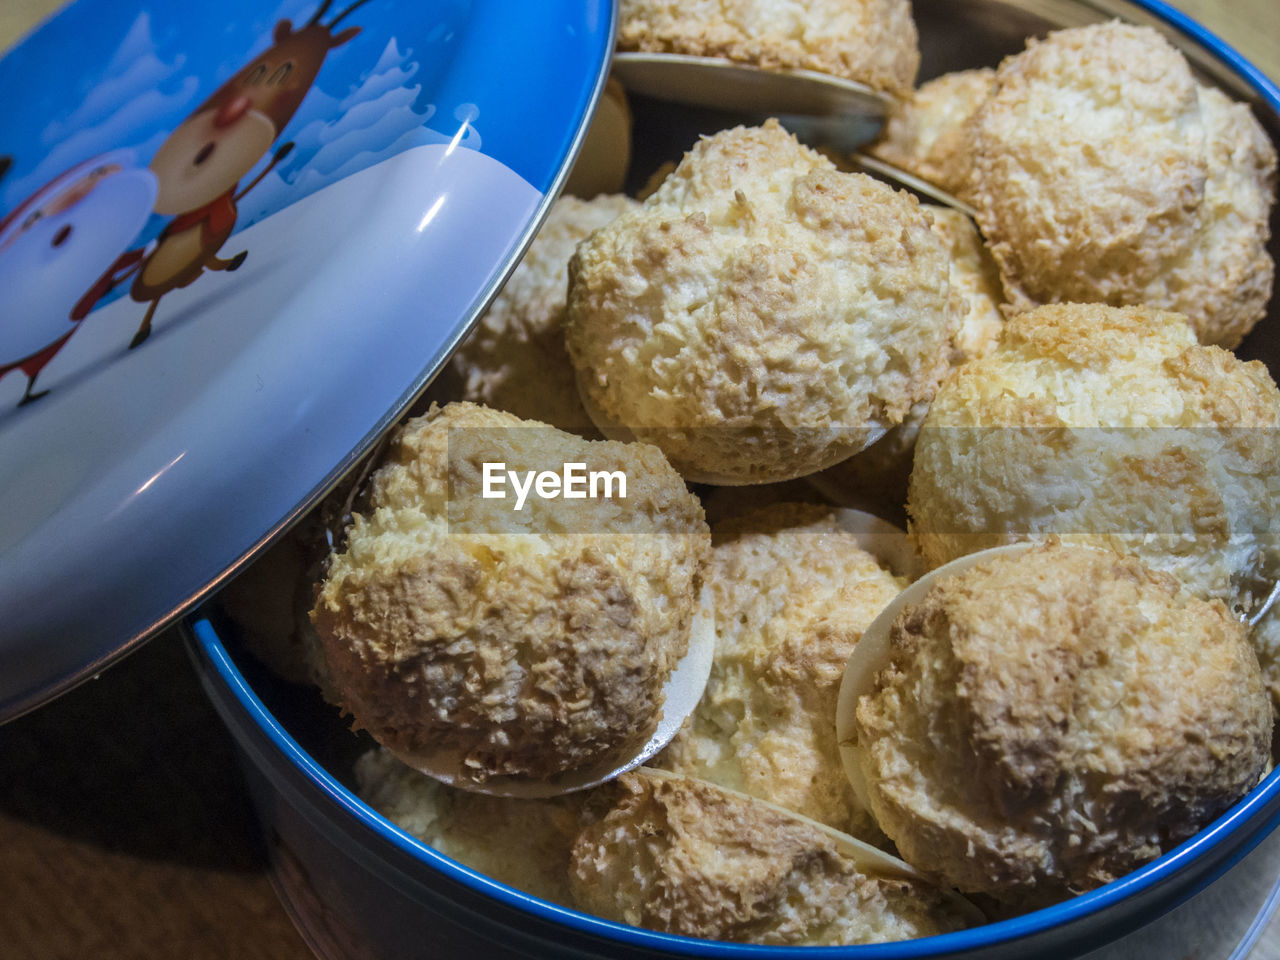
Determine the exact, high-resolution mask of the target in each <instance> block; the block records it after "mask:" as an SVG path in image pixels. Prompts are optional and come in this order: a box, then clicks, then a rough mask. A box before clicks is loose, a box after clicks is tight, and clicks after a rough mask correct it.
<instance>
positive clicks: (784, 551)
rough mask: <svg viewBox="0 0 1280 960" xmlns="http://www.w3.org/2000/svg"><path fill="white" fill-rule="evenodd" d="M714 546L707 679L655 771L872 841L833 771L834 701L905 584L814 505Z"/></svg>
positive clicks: (734, 531)
mask: <svg viewBox="0 0 1280 960" xmlns="http://www.w3.org/2000/svg"><path fill="white" fill-rule="evenodd" d="M904 536H905V535H904ZM712 543H713V547H712V554H711V562H710V563H709V565H708V567H707V573H706V578H707V583H708V584H709V585H710V587H711V590H712V594H713V596H714V598H715V607H716V654H715V662H714V664H713V666H712V668H711V678H710V680H709V681H708V682H707V689H706V692H705V693H704V694H703V697H702V701H701V702H700V703H699V704H698V707H697V709H696V710H695V711H694V713H693V715H692V716H691V717H690V718H689V719H688V720H687V721H686V722H685V725H684V727H683V728H682V729H681V731H680V733H678V734H677V735H676V738H675V739H674V740H672V741H671V744H670V745H669V746H668V747H667V749H666V751H665V752H664V753H662V754H661V755H660V756H659V758H658V760H657V761H656V762H655V763H654V764H653V765H654V766H657V767H662V768H665V769H669V770H672V771H674V772H676V773H681V774H687V775H688V776H691V777H697V778H699V779H702V780H708V781H711V782H712V783H717V784H720V785H721V786H725V787H729V788H730V789H733V790H740V791H742V792H744V793H748V794H751V795H752V796H755V797H760V798H761V799H764V800H769V801H771V802H773V803H776V804H779V805H780V806H784V807H787V808H788V809H791V810H795V811H796V812H798V813H802V814H804V815H805V816H807V817H810V818H812V819H814V820H817V821H819V822H821V823H825V824H827V825H828V826H831V827H834V828H836V829H837V830H843V831H846V832H848V833H851V834H853V835H854V836H860V837H864V838H870V837H873V836H876V835H877V834H878V831H875V829H874V823H873V822H872V821H871V819H870V817H869V815H868V814H867V813H866V811H865V810H863V809H862V808H861V806H860V805H859V804H858V802H857V800H856V798H855V797H854V795H853V790H852V788H851V787H850V786H849V782H848V779H847V778H846V777H845V776H844V773H843V772H842V771H841V767H840V752H839V749H838V748H837V746H836V738H835V716H836V699H837V695H838V693H839V688H840V678H841V677H842V676H843V675H844V667H845V663H846V661H848V659H849V654H850V652H852V650H853V647H854V645H855V644H856V643H857V642H858V638H859V637H860V636H861V635H862V631H863V629H865V627H866V626H867V624H869V623H870V622H871V621H872V620H873V619H874V618H875V616H876V614H877V613H879V612H880V610H881V609H883V608H884V606H885V605H886V604H887V603H888V602H889V601H890V600H892V599H893V598H894V597H895V596H896V595H897V594H898V591H899V590H900V589H901V588H902V586H903V581H900V580H899V579H898V578H896V577H894V576H893V575H892V574H890V573H889V572H888V571H887V570H885V569H883V568H882V567H881V565H880V563H879V562H878V561H877V560H876V558H875V557H873V556H872V555H871V554H870V553H868V552H866V551H865V550H864V549H862V547H861V546H859V544H858V539H857V537H856V536H855V535H854V534H852V533H849V532H846V531H844V530H842V529H841V528H840V526H839V522H838V518H837V516H836V512H835V511H834V510H832V509H831V508H828V507H822V506H818V505H817V504H797V503H783V504H775V505H773V506H770V507H767V508H765V509H763V510H759V511H756V512H754V513H750V514H747V515H745V516H742V517H740V518H738V519H736V520H733V521H729V522H726V523H724V524H722V525H721V526H719V527H717V528H715V529H714V530H713V534H712Z"/></svg>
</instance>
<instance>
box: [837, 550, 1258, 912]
mask: <svg viewBox="0 0 1280 960" xmlns="http://www.w3.org/2000/svg"><path fill="white" fill-rule="evenodd" d="M889 641H890V646H891V657H890V661H889V662H888V664H886V665H885V666H884V667H883V669H881V670H880V671H879V673H878V674H877V676H876V680H875V686H874V690H873V692H871V693H869V694H866V695H864V696H862V697H861V698H860V700H859V702H858V706H857V711H856V724H855V737H854V742H853V747H854V750H855V752H856V755H857V758H858V763H859V765H860V767H861V770H862V772H863V774H864V776H865V777H866V780H867V783H868V786H869V791H870V799H871V807H872V810H873V811H874V813H875V816H876V819H877V821H879V823H880V826H881V827H882V828H883V829H884V831H885V833H887V834H888V835H889V836H890V837H891V838H892V839H893V840H894V842H895V843H896V844H897V846H898V850H899V851H900V853H901V854H902V856H903V858H904V859H905V860H907V861H908V862H909V863H911V864H912V865H914V866H916V867H918V868H920V869H921V870H925V871H928V872H930V873H934V874H937V875H939V876H941V877H943V878H945V879H946V880H947V881H948V882H949V883H952V884H954V885H955V886H956V887H958V888H959V889H960V890H961V891H965V892H981V893H987V894H990V895H992V896H994V897H997V898H1000V899H1003V900H1006V901H1009V902H1012V903H1017V904H1019V905H1021V906H1024V907H1031V906H1036V905H1039V904H1042V903H1044V902H1047V901H1052V900H1057V899H1061V898H1063V897H1065V896H1068V895H1070V894H1072V893H1077V892H1080V891H1083V890H1088V889H1091V888H1093V887H1097V886H1100V885H1101V884H1104V883H1107V882H1109V881H1110V880H1113V879H1115V878H1117V877H1120V876H1123V875H1124V874H1126V873H1129V872H1130V871H1131V870H1133V869H1135V868H1136V867H1138V866H1140V865H1141V864H1143V863H1145V862H1147V861H1149V860H1151V859H1154V858H1155V857H1157V856H1159V855H1160V854H1162V853H1165V852H1167V851H1168V850H1170V849H1172V848H1173V847H1174V846H1175V845H1177V844H1178V843H1180V842H1181V841H1183V840H1185V839H1186V838H1188V837H1190V836H1191V835H1192V834H1194V833H1195V832H1197V831H1198V830H1200V829H1201V828H1203V827H1204V826H1206V825H1207V824H1208V823H1210V822H1211V821H1212V820H1213V819H1214V818H1215V817H1217V816H1218V815H1219V814H1221V813H1222V812H1223V811H1225V810H1226V809H1227V807H1229V806H1230V805H1231V804H1232V803H1234V802H1235V801H1236V800H1237V799H1239V797H1241V796H1242V795H1243V794H1244V793H1245V792H1246V791H1247V790H1249V789H1250V788H1251V787H1252V786H1253V785H1254V784H1256V783H1257V782H1258V780H1259V778H1260V777H1261V776H1262V774H1263V772H1264V770H1265V768H1266V764H1267V760H1268V752H1269V748H1270V743H1271V707H1270V703H1269V702H1268V698H1267V693H1266V690H1265V689H1264V687H1263V683H1262V676H1261V673H1260V672H1259V669H1258V661H1257V658H1256V657H1255V656H1254V653H1253V650H1252V648H1251V646H1250V644H1249V641H1248V638H1247V637H1246V635H1245V632H1244V628H1243V627H1242V626H1241V624H1240V623H1239V622H1238V621H1236V620H1235V619H1234V618H1233V617H1232V616H1231V615H1230V614H1229V613H1228V611H1227V609H1226V607H1225V606H1223V605H1222V604H1221V603H1218V602H1206V601H1203V600H1199V599H1196V598H1194V597H1191V596H1190V595H1189V594H1187V593H1186V592H1185V591H1183V590H1182V589H1181V588H1180V586H1179V584H1178V583H1177V581H1175V580H1174V579H1173V578H1172V577H1169V576H1167V575H1164V574H1159V573H1155V572H1153V571H1151V570H1149V569H1147V568H1146V567H1144V566H1143V565H1142V564H1141V563H1139V562H1138V561H1136V560H1134V559H1132V558H1125V557H1117V556H1115V555H1113V554H1111V553H1108V552H1105V551H1099V550H1093V549H1089V548H1084V547H1069V546H1064V545H1046V546H1040V547H1035V548H1032V550H1031V551H1030V552H1028V553H1022V554H1019V555H1017V556H1015V557H1000V558H993V559H992V560H991V561H989V562H986V563H982V564H979V565H977V566H975V567H973V568H971V569H970V570H968V571H965V572H963V573H960V574H958V575H956V576H955V577H951V578H947V579H945V580H943V581H941V582H939V583H938V584H936V585H935V586H934V587H933V588H932V589H931V590H930V591H929V592H928V593H927V594H926V595H925V597H924V598H923V599H922V600H921V601H920V602H919V603H917V604H915V605H914V606H912V607H909V608H907V609H906V610H904V611H903V613H902V614H901V615H900V616H899V617H898V619H897V621H896V622H895V623H894V624H893V626H892V628H891V632H890V635H889Z"/></svg>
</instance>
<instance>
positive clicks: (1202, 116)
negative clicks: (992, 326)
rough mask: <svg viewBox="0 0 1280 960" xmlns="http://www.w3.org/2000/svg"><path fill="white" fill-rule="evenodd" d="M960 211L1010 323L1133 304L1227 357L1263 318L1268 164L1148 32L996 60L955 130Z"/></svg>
mask: <svg viewBox="0 0 1280 960" xmlns="http://www.w3.org/2000/svg"><path fill="white" fill-rule="evenodd" d="M964 139H965V146H964V149H965V151H966V152H967V153H968V155H969V159H970V163H971V169H970V171H969V183H968V189H967V191H966V193H965V199H966V200H967V201H968V202H969V203H971V204H972V205H973V207H974V208H975V209H976V210H977V213H978V224H979V226H980V227H981V228H982V232H983V234H984V235H985V236H986V237H987V240H988V241H989V242H990V244H991V249H992V252H993V253H994V255H995V257H996V259H997V261H998V262H999V264H1000V268H1001V271H1002V274H1003V277H1004V284H1005V290H1006V294H1007V296H1008V298H1009V300H1010V303H1011V305H1012V306H1013V308H1015V309H1028V308H1030V307H1032V306H1034V305H1036V304H1039V303H1049V302H1070V301H1076V302H1098V303H1109V304H1113V305H1137V304H1144V305H1147V306H1152V307H1160V308H1164V309H1168V310H1176V311H1179V312H1182V313H1185V314H1186V315H1187V316H1188V317H1190V318H1191V321H1192V323H1193V324H1194V325H1195V328H1196V333H1197V335H1198V336H1199V338H1200V340H1201V342H1202V343H1210V344H1219V345H1222V346H1225V347H1234V346H1235V345H1237V344H1238V343H1239V342H1240V340H1241V338H1242V337H1243V336H1244V335H1245V334H1246V333H1247V332H1248V331H1249V329H1250V328H1251V327H1252V326H1253V325H1254V324H1255V323H1256V322H1257V321H1258V320H1259V319H1261V318H1262V316H1263V315H1264V312H1265V307H1266V302H1267V299H1268V297H1269V296H1270V293H1271V285H1272V277H1273V274H1274V263H1273V262H1272V260H1271V257H1270V255H1269V254H1268V253H1267V251H1266V243H1267V238H1268V236H1269V227H1268V218H1269V211H1270V208H1271V204H1272V202H1273V200H1274V194H1275V171H1276V153H1275V148H1274V147H1272V145H1271V143H1270V141H1269V140H1268V139H1267V136H1266V134H1265V133H1264V131H1263V130H1262V128H1261V126H1260V125H1259V123H1258V121H1257V120H1256V119H1255V118H1254V116H1253V114H1252V113H1251V112H1250V110H1249V108H1248V107H1247V106H1245V105H1243V104H1238V103H1233V102H1231V101H1230V100H1228V99H1227V98H1226V97H1225V96H1224V95H1223V94H1222V93H1220V92H1219V91H1217V90H1214V89H1211V88H1207V87H1203V86H1201V85H1200V84H1198V83H1197V82H1196V80H1195V78H1194V77H1193V76H1192V73H1191V69H1190V67H1189V66H1188V64H1187V61H1186V59H1185V58H1184V57H1183V55H1182V54H1181V53H1180V52H1178V51H1177V50H1175V49H1174V48H1173V47H1172V46H1170V45H1169V43H1168V42H1167V41H1166V40H1165V39H1164V38H1163V37H1161V36H1160V34H1159V33H1157V32H1156V31H1155V30H1153V29H1151V28H1149V27H1137V26H1130V25H1126V24H1121V23H1119V22H1113V23H1108V24H1100V25H1095V26H1089V27H1081V28H1076V29H1071V30H1062V31H1059V32H1057V33H1052V34H1050V35H1049V37H1048V39H1047V40H1045V41H1043V42H1037V41H1034V40H1033V41H1031V43H1030V44H1029V45H1028V47H1027V49H1026V50H1025V51H1024V52H1023V53H1021V54H1019V55H1017V56H1014V57H1010V58H1008V59H1006V60H1005V61H1004V62H1003V63H1002V64H1001V65H1000V68H999V70H998V71H997V74H996V87H995V91H994V92H993V93H992V95H991V96H990V97H989V98H987V99H986V100H985V101H984V102H983V103H982V105H981V106H980V107H979V108H978V109H977V111H976V112H975V113H974V115H973V117H972V118H971V120H970V121H969V123H968V124H967V125H966V127H965V132H964Z"/></svg>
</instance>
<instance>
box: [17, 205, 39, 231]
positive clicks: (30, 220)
mask: <svg viewBox="0 0 1280 960" xmlns="http://www.w3.org/2000/svg"><path fill="white" fill-rule="evenodd" d="M43 216H44V211H43V210H32V211H31V212H30V213H28V214H27V217H26V219H25V220H23V221H22V229H23V230H28V229H30V228H31V227H33V226H35V223H36V221H37V220H39V219H40V218H41V217H43Z"/></svg>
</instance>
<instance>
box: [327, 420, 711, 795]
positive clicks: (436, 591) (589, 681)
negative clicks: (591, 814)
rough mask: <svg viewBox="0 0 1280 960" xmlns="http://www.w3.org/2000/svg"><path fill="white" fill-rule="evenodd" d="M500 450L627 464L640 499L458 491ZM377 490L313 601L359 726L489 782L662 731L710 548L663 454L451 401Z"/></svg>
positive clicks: (603, 752)
mask: <svg viewBox="0 0 1280 960" xmlns="http://www.w3.org/2000/svg"><path fill="white" fill-rule="evenodd" d="M486 461H502V462H504V463H506V464H507V465H508V467H509V468H510V469H533V468H535V467H537V468H541V469H549V468H550V467H551V466H552V465H555V466H557V467H558V465H559V464H561V463H564V462H570V461H582V462H585V463H587V464H590V469H596V470H604V469H609V470H622V471H624V472H625V473H626V475H627V477H628V480H629V483H628V490H627V498H626V499H625V500H623V499H614V500H569V501H566V500H557V501H548V500H538V499H536V498H533V497H531V498H530V501H529V504H528V505H527V506H526V508H525V510H524V511H523V512H522V513H520V514H516V513H515V512H514V511H513V510H512V503H511V500H510V499H507V500H494V499H489V500H485V499H481V497H480V496H478V495H472V496H467V497H462V498H460V497H458V496H457V493H458V491H460V490H466V491H471V492H472V494H478V491H479V490H480V489H481V481H480V479H479V477H480V473H481V469H482V464H483V462H486ZM450 488H452V490H453V492H454V500H453V501H452V502H449V501H448V499H447V498H448V495H449V491H450ZM369 499H370V511H369V513H368V514H367V515H357V516H356V517H355V520H354V522H353V524H352V525H351V527H350V528H349V530H348V534H347V542H346V546H345V549H344V550H342V551H341V552H339V553H337V554H336V555H335V556H334V557H333V558H332V560H331V562H330V565H329V571H328V576H327V577H326V579H325V581H324V583H323V584H322V585H321V588H320V591H319V596H318V597H317V600H316V605H315V608H314V610H313V612H312V619H313V620H314V622H315V624H316V627H317V629H318V631H319V633H320V637H321V640H322V641H323V644H324V653H325V660H326V663H327V665H328V668H329V674H330V676H331V678H332V682H333V684H334V686H335V687H336V688H337V690H338V692H339V695H340V702H341V704H342V706H344V707H345V708H346V709H347V710H348V711H349V712H350V713H351V714H352V715H353V717H354V718H355V722H356V724H357V725H358V726H360V727H363V728H365V729H367V730H368V731H369V732H370V733H371V734H372V735H373V736H374V737H375V738H376V739H377V740H378V741H379V742H381V743H382V744H383V745H385V746H387V747H388V748H390V749H391V750H392V751H393V752H395V753H396V754H397V755H399V756H401V757H404V758H406V759H409V760H410V761H412V759H413V758H415V757H422V756H427V757H438V756H443V755H446V754H447V755H452V756H456V757H457V758H458V763H459V765H460V766H461V767H462V768H465V775H466V776H467V778H468V779H472V780H475V781H478V782H479V781H483V780H484V779H486V778H487V777H489V776H491V775H497V774H501V775H516V776H527V777H533V778H538V777H549V776H553V775H555V774H558V773H561V772H564V771H568V770H574V769H577V768H580V767H584V766H586V765H588V764H592V763H596V762H601V761H603V760H605V759H607V758H609V757H613V756H616V755H619V754H622V753H625V752H626V751H628V750H630V749H631V748H633V747H638V746H639V745H641V744H643V743H644V742H645V740H647V739H648V737H649V736H650V735H651V734H652V733H653V731H654V729H655V728H656V726H657V723H658V719H659V717H660V714H661V709H662V704H663V692H662V687H663V684H664V682H665V681H666V679H667V676H668V675H669V674H670V672H671V670H672V669H673V668H674V666H675V664H676V662H677V661H678V660H679V659H680V657H681V656H683V655H684V653H685V651H686V649H687V645H688V639H689V632H690V626H691V623H692V617H693V614H694V611H695V609H696V606H697V602H698V594H699V591H700V589H701V587H700V579H701V566H702V563H703V560H704V558H705V556H706V554H707V552H708V551H709V549H710V534H709V532H708V530H707V527H706V523H705V521H704V520H703V515H702V508H701V507H700V506H699V504H698V501H697V499H696V498H694V497H693V495H692V494H690V493H689V492H688V491H687V490H686V489H685V486H684V483H683V482H682V481H681V479H680V477H679V476H678V475H677V474H676V473H675V471H674V470H672V469H671V467H670V466H669V465H668V464H667V462H666V461H665V460H664V459H663V457H662V455H661V453H659V451H658V450H656V449H655V448H653V447H648V446H645V445H643V444H622V443H615V442H608V441H588V440H582V439H580V438H578V437H575V436H573V435H571V434H566V433H563V432H561V431H558V430H555V429H554V428H551V427H548V426H546V425H545V424H536V423H532V422H530V421H522V420H520V419H518V418H517V417H514V416H512V415H510V414H505V413H499V412H497V411H493V410H488V409H486V408H483V407H478V406H475V405H472V404H450V405H449V406H447V407H444V408H433V409H432V411H431V412H430V413H428V414H427V415H426V416H425V417H421V418H419V419H417V420H413V421H410V422H409V423H408V424H406V425H405V426H404V427H403V428H402V429H401V430H400V432H399V433H398V434H397V435H396V436H395V438H394V440H393V441H392V443H391V445H390V448H389V450H388V452H387V456H386V462H385V463H384V465H383V466H382V467H381V468H380V469H379V470H378V472H377V473H375V474H374V476H373V479H372V489H371V493H370V498H369ZM571 524H576V525H571ZM584 524H589V525H585V526H584ZM583 530H586V531H589V532H577V531H583Z"/></svg>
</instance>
